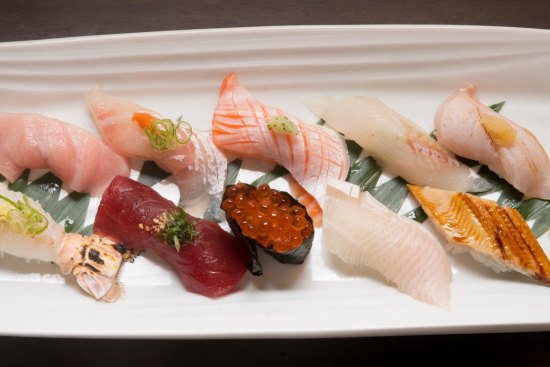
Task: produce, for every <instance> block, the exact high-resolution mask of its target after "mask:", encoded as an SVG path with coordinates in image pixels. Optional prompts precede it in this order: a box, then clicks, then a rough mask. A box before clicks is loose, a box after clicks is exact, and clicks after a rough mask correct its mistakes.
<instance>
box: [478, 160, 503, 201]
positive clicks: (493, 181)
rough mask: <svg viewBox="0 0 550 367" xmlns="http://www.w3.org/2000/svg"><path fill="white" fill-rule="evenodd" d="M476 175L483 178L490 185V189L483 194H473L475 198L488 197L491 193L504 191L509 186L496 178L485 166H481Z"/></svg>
mask: <svg viewBox="0 0 550 367" xmlns="http://www.w3.org/2000/svg"><path fill="white" fill-rule="evenodd" d="M477 174H478V175H480V176H481V177H482V178H484V179H485V180H486V181H487V182H488V183H489V184H490V185H491V187H492V188H491V189H490V190H489V191H484V192H476V193H473V194H474V195H476V196H482V195H488V194H491V193H493V192H499V191H502V190H504V189H505V188H506V187H508V186H510V184H509V183H508V182H506V181H505V180H503V179H502V178H500V177H498V176H497V175H496V174H495V173H494V172H493V171H491V170H489V168H488V167H487V166H481V168H480V169H479V171H477Z"/></svg>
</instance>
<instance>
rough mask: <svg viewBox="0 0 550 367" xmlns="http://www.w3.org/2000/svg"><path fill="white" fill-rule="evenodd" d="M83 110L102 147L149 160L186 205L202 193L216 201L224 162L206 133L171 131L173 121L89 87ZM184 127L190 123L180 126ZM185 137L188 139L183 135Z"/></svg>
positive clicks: (176, 123) (173, 125)
mask: <svg viewBox="0 0 550 367" xmlns="http://www.w3.org/2000/svg"><path fill="white" fill-rule="evenodd" d="M87 102H88V107H89V109H90V112H91V114H92V116H93V118H94V120H95V122H96V125H97V127H98V128H99V130H100V131H101V133H102V135H103V138H104V139H105V142H106V143H107V145H109V146H110V147H111V148H112V149H113V150H115V151H116V152H118V153H119V154H121V155H123V156H125V157H135V158H140V159H144V160H152V161H154V162H155V163H157V164H158V165H159V166H160V167H161V168H162V169H164V170H165V171H167V172H170V173H172V174H173V175H174V176H175V178H176V184H177V185H178V188H179V191H180V200H181V201H182V202H184V203H185V202H188V201H190V200H193V199H196V198H198V197H199V196H201V195H202V194H203V193H204V192H205V191H207V192H208V193H209V194H210V195H211V196H212V197H215V198H217V199H218V206H219V203H220V202H221V195H222V194H223V190H224V182H225V176H226V173H227V159H226V157H225V155H224V154H223V153H221V152H220V151H219V149H218V148H217V147H216V146H215V145H214V144H213V143H212V138H211V137H210V134H209V133H206V132H200V131H196V130H187V129H186V130H184V131H183V132H182V134H183V135H185V136H182V135H180V131H176V126H178V124H179V122H178V121H172V120H169V119H166V118H164V117H162V116H161V115H160V114H158V113H156V112H154V111H152V110H150V109H148V108H145V107H143V106H140V105H139V104H136V103H134V102H131V101H128V100H125V99H122V98H118V97H115V96H112V95H109V94H106V93H104V92H102V91H101V90H99V89H92V90H91V91H90V92H89V93H88V96H87ZM183 125H185V126H186V127H187V128H189V127H190V125H189V124H187V123H185V122H183ZM186 134H187V135H186Z"/></svg>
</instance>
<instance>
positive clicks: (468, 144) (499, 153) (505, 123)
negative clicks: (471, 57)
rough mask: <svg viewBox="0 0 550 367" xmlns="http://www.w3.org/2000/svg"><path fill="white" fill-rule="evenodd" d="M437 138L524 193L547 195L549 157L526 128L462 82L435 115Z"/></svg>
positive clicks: (544, 196)
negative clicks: (504, 114)
mask: <svg viewBox="0 0 550 367" xmlns="http://www.w3.org/2000/svg"><path fill="white" fill-rule="evenodd" d="M435 127H436V130H437V132H436V135H437V140H438V141H439V142H441V144H442V145H443V146H445V147H447V148H448V149H450V150H451V151H452V152H454V153H455V154H458V155H459V156H462V157H466V158H469V159H473V160H476V161H479V162H481V163H484V164H486V165H487V166H488V167H489V168H490V169H491V170H492V171H494V172H495V173H496V174H497V175H499V176H500V177H502V178H504V179H505V180H506V181H508V182H509V183H510V184H511V185H512V186H514V187H515V188H516V189H518V190H519V191H521V192H522V193H524V194H525V195H527V196H531V197H537V198H541V199H546V200H548V199H550V160H549V159H548V154H546V151H545V150H544V148H543V147H542V145H541V144H540V142H539V141H538V140H537V138H536V137H535V136H534V135H533V134H532V133H531V132H530V131H528V130H526V129H524V128H523V127H521V126H519V125H517V124H515V123H514V122H512V121H510V120H509V119H507V118H506V117H504V116H502V115H501V114H500V113H498V112H495V111H493V110H492V109H491V108H489V107H487V106H485V105H484V104H482V103H481V102H480V101H479V100H478V99H477V96H476V87H475V86H474V85H472V84H464V85H463V86H461V87H460V88H458V89H457V90H456V91H455V92H454V93H453V94H452V95H451V96H450V97H449V98H447V99H446V100H445V101H444V102H443V103H442V104H441V105H440V106H439V108H438V110H437V113H436V115H435Z"/></svg>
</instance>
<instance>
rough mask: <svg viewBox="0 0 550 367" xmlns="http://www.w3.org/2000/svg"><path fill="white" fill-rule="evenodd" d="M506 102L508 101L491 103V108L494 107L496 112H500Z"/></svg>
mask: <svg viewBox="0 0 550 367" xmlns="http://www.w3.org/2000/svg"><path fill="white" fill-rule="evenodd" d="M505 103H506V101H502V102H499V103H495V104H492V105H490V106H489V108H490V109H492V110H493V111H495V112H500V110H502V107H503V106H504V104H505Z"/></svg>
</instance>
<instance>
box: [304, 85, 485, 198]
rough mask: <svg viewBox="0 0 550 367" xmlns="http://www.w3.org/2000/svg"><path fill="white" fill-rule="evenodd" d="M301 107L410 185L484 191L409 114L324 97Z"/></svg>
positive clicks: (361, 99) (369, 101) (362, 99)
mask: <svg viewBox="0 0 550 367" xmlns="http://www.w3.org/2000/svg"><path fill="white" fill-rule="evenodd" d="M306 106H307V107H308V108H309V109H310V110H311V111H312V112H313V113H315V114H316V115H317V116H319V117H320V118H322V119H324V120H325V122H326V124H327V125H328V126H330V127H332V128H333V129H335V130H337V131H340V132H341V133H343V134H344V135H345V136H346V138H347V139H352V140H355V141H356V142H357V144H359V145H360V146H361V147H362V148H363V149H365V150H366V151H367V152H368V153H369V154H371V155H372V156H373V157H374V158H375V159H376V161H377V162H378V163H380V165H381V166H382V167H383V168H385V169H389V170H390V171H391V172H392V173H394V174H396V175H399V176H401V177H403V178H404V179H405V180H407V181H408V182H410V183H414V184H418V185H422V186H433V187H439V188H445V189H450V190H455V191H473V192H478V191H486V190H488V189H489V188H490V186H489V184H488V183H487V182H486V181H485V180H484V179H483V178H481V177H480V176H478V175H477V173H475V172H474V171H473V170H472V169H471V168H469V167H467V166H466V165H464V164H462V163H460V162H459V161H458V160H457V159H456V157H455V156H454V155H453V154H452V153H451V152H449V151H448V150H447V149H445V148H443V147H442V146H441V145H439V144H438V143H437V141H435V140H434V139H432V138H431V137H430V136H429V135H428V134H427V133H426V132H425V131H424V130H422V129H421V128H420V127H419V126H417V125H416V124H415V123H414V122H412V121H411V120H409V119H408V118H406V117H404V116H402V115H400V114H398V113H397V112H395V111H393V110H392V109H390V108H389V107H388V106H386V105H385V104H384V103H382V102H381V101H380V100H379V99H377V98H375V97H367V96H355V97H348V98H344V99H336V98H332V97H330V96H328V95H325V96H320V97H312V98H309V99H308V100H307V101H306Z"/></svg>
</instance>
